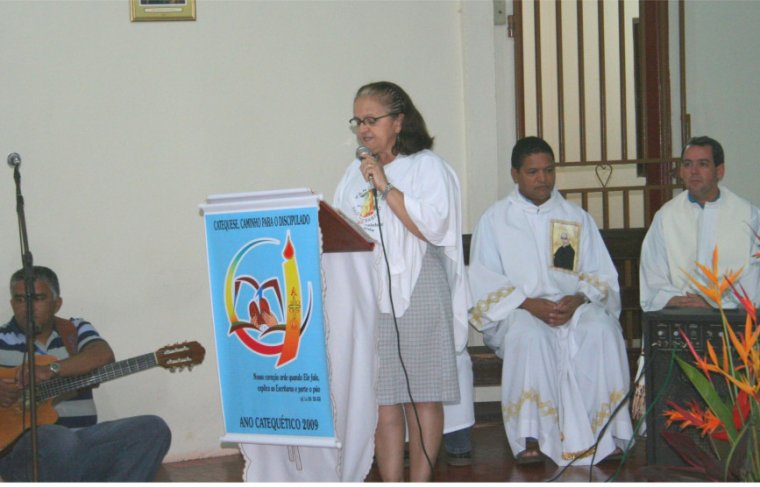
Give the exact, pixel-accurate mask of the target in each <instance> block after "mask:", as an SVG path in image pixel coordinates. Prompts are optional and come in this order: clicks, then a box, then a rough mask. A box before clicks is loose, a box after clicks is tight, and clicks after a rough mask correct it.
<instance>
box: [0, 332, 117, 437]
mask: <svg viewBox="0 0 760 487" xmlns="http://www.w3.org/2000/svg"><path fill="white" fill-rule="evenodd" d="M70 320H71V322H72V323H73V324H74V327H75V328H76V330H77V351H81V350H82V349H83V348H84V347H85V346H86V345H87V344H89V343H92V342H95V341H98V340H102V338H101V337H100V335H99V334H98V332H97V331H96V330H95V328H94V327H93V326H92V324H91V323H90V322H89V321H85V320H84V319H82V318H71V319H70ZM35 353H36V355H52V356H54V357H56V358H57V359H58V360H62V359H65V358H68V356H69V352H68V351H67V350H66V346H65V345H64V343H63V339H62V338H61V337H60V336H59V335H58V331H57V330H55V329H53V332H52V333H51V334H50V337H49V338H48V340H47V343H46V344H45V345H41V344H40V343H39V342H36V343H35ZM25 355H26V335H25V333H24V331H23V330H22V329H21V328H20V327H19V326H18V323H16V318H12V319H11V321H9V322H8V323H6V324H5V325H3V326H2V327H0V367H5V368H8V367H17V366H19V365H21V363H22V362H23V359H24V356H25ZM74 394H75V395H74V396H73V397H71V398H68V399H66V400H64V401H61V402H59V403H57V404H56V405H55V409H56V412H57V413H58V416H59V418H58V421H57V423H56V424H59V425H61V426H67V427H69V428H83V427H85V426H92V425H93V424H95V423H97V422H98V416H97V411H96V410H95V401H94V400H93V397H92V388H87V389H82V390H79V391H76V392H75V393H74Z"/></svg>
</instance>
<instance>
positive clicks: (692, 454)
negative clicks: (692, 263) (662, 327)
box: [663, 235, 760, 482]
mask: <svg viewBox="0 0 760 487" xmlns="http://www.w3.org/2000/svg"><path fill="white" fill-rule="evenodd" d="M756 237H757V235H756ZM758 238H760V237H758ZM754 257H756V258H757V257H760V253H758V254H755V255H754ZM697 266H698V270H699V271H700V272H701V273H702V275H703V277H704V278H705V280H704V281H703V282H704V283H706V284H703V283H702V282H700V281H699V280H697V279H695V278H694V277H692V276H691V275H689V274H688V273H687V276H688V278H689V279H690V280H691V282H692V283H694V285H695V286H697V287H698V288H699V289H700V291H702V293H703V294H704V296H706V297H707V298H708V299H710V300H712V301H713V302H714V303H715V304H716V305H717V306H718V309H719V310H720V313H721V316H722V319H723V339H722V344H721V348H722V349H721V353H720V356H719V355H718V354H717V352H716V350H715V348H714V347H713V345H712V344H711V343H710V342H707V351H706V353H705V356H704V357H701V356H700V355H699V354H698V353H697V352H696V350H695V349H694V346H693V344H692V342H691V341H690V340H689V338H688V337H687V336H686V334H685V333H683V331H681V336H682V337H683V339H684V341H685V342H686V344H687V346H688V348H689V350H690V351H691V354H692V356H693V358H694V365H692V364H690V363H688V362H687V361H685V360H683V359H681V358H680V357H676V360H677V361H678V365H679V366H680V367H681V370H683V372H684V374H685V375H686V377H688V379H689V381H690V382H691V383H692V384H693V385H694V387H695V388H696V389H697V391H698V392H699V394H700V396H701V397H702V399H703V400H704V405H705V406H704V407H702V406H700V405H699V404H697V402H696V401H692V402H691V403H690V404H689V405H687V406H682V405H678V404H676V403H675V402H673V401H668V406H670V409H669V410H666V411H665V413H664V414H665V416H666V417H667V421H666V423H667V424H668V425H670V424H679V425H680V426H681V429H682V430H683V429H685V428H687V427H694V428H697V429H698V430H699V432H700V434H701V435H702V436H703V437H705V438H707V439H708V440H709V445H710V448H711V450H710V451H705V450H703V449H702V448H700V447H699V446H698V445H697V444H696V443H695V442H694V441H693V440H692V439H691V437H689V436H687V435H686V434H685V433H683V432H677V431H670V432H665V433H663V436H664V438H665V440H666V441H667V442H668V443H669V444H670V446H671V447H673V449H674V450H676V452H677V453H679V455H681V457H683V458H684V460H685V461H686V463H687V464H688V465H689V467H684V468H682V469H681V470H683V471H688V472H691V473H697V474H700V475H702V476H704V477H705V478H707V479H709V480H716V481H749V482H757V481H760V382H759V381H758V377H759V376H760V345H759V338H760V327H758V324H757V310H756V308H755V305H754V304H753V302H752V300H751V299H750V297H749V296H748V295H747V292H746V291H745V290H744V288H743V287H741V286H740V289H737V288H736V286H735V285H734V283H735V282H736V280H737V278H738V277H739V275H740V274H741V272H742V270H741V269H740V270H739V271H737V272H734V273H728V274H727V275H724V276H722V277H721V276H719V275H718V249H717V248H716V249H715V250H714V251H713V261H712V268H711V269H710V268H707V267H706V266H703V265H701V264H697ZM729 289H730V290H731V292H732V293H733V294H734V296H736V298H737V299H738V301H739V302H740V303H741V305H742V307H743V308H744V310H745V311H746V313H747V318H746V321H745V323H744V331H743V332H740V331H739V330H737V332H734V330H733V328H732V327H731V326H729V323H728V320H727V319H726V314H725V312H724V311H723V305H722V297H723V295H724V293H726V292H727V291H728V290H729ZM720 382H722V383H723V384H721V386H723V385H725V390H726V392H725V393H724V394H723V397H721V395H719V392H718V388H717V387H718V384H719V383H720ZM721 389H723V388H722V387H721Z"/></svg>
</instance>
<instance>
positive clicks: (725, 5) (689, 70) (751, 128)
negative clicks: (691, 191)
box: [686, 0, 760, 205]
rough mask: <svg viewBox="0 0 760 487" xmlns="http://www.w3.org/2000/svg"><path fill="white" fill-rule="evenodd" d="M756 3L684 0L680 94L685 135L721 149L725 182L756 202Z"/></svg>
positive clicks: (759, 70) (759, 17) (759, 190)
mask: <svg viewBox="0 0 760 487" xmlns="http://www.w3.org/2000/svg"><path fill="white" fill-rule="evenodd" d="M758 25H760V2H759V1H757V0H751V1H743V0H742V1H733V0H729V1H720V2H718V1H710V2H705V1H689V2H686V93H687V104H686V106H687V108H688V111H689V113H691V134H692V135H709V136H711V137H713V138H715V139H717V140H718V141H720V143H721V144H722V145H723V150H724V151H725V153H726V176H725V180H724V182H725V184H726V185H727V186H728V187H730V188H731V189H733V190H734V191H735V192H736V193H738V194H740V195H742V196H744V197H745V198H747V199H749V200H750V201H751V202H752V203H754V204H755V205H760V168H759V167H758V162H759V161H758V154H760V136H758V130H760V124H758V113H760V110H759V109H758V107H760V90H759V89H758V80H760V56H759V55H758V52H757V51H758V48H760V30H758V28H757V26H758Z"/></svg>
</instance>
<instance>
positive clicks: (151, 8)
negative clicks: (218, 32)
mask: <svg viewBox="0 0 760 487" xmlns="http://www.w3.org/2000/svg"><path fill="white" fill-rule="evenodd" d="M129 11H130V19H131V20H132V22H140V21H145V20H195V0H129Z"/></svg>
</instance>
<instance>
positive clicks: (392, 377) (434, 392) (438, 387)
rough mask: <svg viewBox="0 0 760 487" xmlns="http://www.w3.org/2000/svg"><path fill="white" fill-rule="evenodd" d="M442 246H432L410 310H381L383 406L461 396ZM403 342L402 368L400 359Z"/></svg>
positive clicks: (379, 385) (380, 389)
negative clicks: (394, 313) (396, 314)
mask: <svg viewBox="0 0 760 487" xmlns="http://www.w3.org/2000/svg"><path fill="white" fill-rule="evenodd" d="M445 258H446V255H445V254H444V249H443V247H436V246H434V245H428V246H427V251H426V252H425V257H424V258H423V261H422V269H421V270H420V276H419V278H418V279H417V283H416V284H415V286H414V290H413V291H412V296H411V299H410V304H409V308H408V309H407V310H406V312H405V313H404V315H403V316H401V317H400V318H396V321H397V323H398V335H397V333H396V326H395V324H394V321H393V316H392V315H391V314H386V313H381V314H380V319H379V321H378V326H377V334H378V355H379V371H378V374H379V376H378V381H377V400H378V403H379V404H380V405H391V404H403V403H408V402H411V401H410V399H409V392H408V389H407V378H406V376H408V378H409V381H408V384H409V388H410V389H411V391H412V399H413V400H414V402H448V401H458V400H459V383H458V381H457V367H456V352H455V351H454V323H453V313H452V307H451V291H450V290H449V285H448V279H447V277H446V270H445V268H444V266H443V262H444V260H443V259H445ZM399 344H400V349H401V357H403V365H404V368H406V375H405V374H404V368H402V364H401V361H400V360H399Z"/></svg>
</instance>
